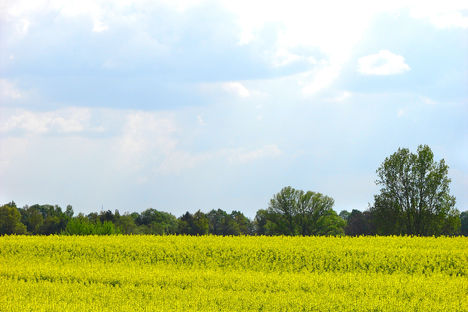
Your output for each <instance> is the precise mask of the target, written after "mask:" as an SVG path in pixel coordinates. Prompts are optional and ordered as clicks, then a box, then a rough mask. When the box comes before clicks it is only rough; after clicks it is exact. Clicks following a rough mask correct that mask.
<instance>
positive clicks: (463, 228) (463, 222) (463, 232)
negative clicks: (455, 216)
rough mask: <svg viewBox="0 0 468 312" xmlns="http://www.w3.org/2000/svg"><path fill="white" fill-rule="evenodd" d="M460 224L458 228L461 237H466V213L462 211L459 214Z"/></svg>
mask: <svg viewBox="0 0 468 312" xmlns="http://www.w3.org/2000/svg"><path fill="white" fill-rule="evenodd" d="M460 223H461V228H460V233H461V235H465V236H468V211H463V212H462V213H461V214H460Z"/></svg>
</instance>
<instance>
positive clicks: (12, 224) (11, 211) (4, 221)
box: [0, 202, 26, 235]
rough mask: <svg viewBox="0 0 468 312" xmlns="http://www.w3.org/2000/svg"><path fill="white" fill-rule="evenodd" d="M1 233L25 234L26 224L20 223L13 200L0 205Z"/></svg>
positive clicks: (19, 215)
mask: <svg viewBox="0 0 468 312" xmlns="http://www.w3.org/2000/svg"><path fill="white" fill-rule="evenodd" d="M3 234H26V226H25V225H24V224H23V223H21V214H20V212H19V211H18V208H16V204H15V203H14V202H11V203H9V204H6V205H3V206H1V207H0V235H3Z"/></svg>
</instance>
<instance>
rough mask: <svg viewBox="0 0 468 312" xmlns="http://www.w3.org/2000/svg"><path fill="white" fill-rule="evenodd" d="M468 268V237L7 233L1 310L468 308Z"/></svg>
mask: <svg viewBox="0 0 468 312" xmlns="http://www.w3.org/2000/svg"><path fill="white" fill-rule="evenodd" d="M467 274H468V240H467V239H466V238H461V237H458V238H444V237H442V238H434V237H428V238H419V237H358V238H350V237H341V238H340V237H336V238H335V237H216V236H202V237H190V236H99V237H98V236H82V237H78V236H71V237H67V236H42V237H41V236H4V237H0V311H468V304H467V302H468V295H467V294H468V276H467Z"/></svg>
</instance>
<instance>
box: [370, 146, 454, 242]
mask: <svg viewBox="0 0 468 312" xmlns="http://www.w3.org/2000/svg"><path fill="white" fill-rule="evenodd" d="M377 175H378V179H377V181H376V183H377V184H378V185H380V186H381V189H380V194H378V195H376V196H375V199H374V206H373V207H372V208H371V213H372V215H373V218H374V221H375V225H376V228H377V231H378V233H379V234H411V235H434V234H435V235H439V234H451V233H455V232H457V231H458V230H459V224H457V222H456V220H455V219H456V216H458V211H457V210H456V209H455V197H454V196H452V195H450V188H449V184H450V179H449V178H448V166H447V165H446V164H445V161H444V159H442V160H440V161H439V162H436V161H434V154H433V153H432V151H431V149H430V148H429V147H428V146H427V145H420V146H419V147H418V149H417V153H416V154H413V153H411V152H410V151H409V150H408V149H406V148H400V149H398V151H397V152H396V153H394V154H392V155H391V156H389V157H387V158H386V159H385V161H384V162H383V163H382V165H381V166H380V167H379V168H378V169H377Z"/></svg>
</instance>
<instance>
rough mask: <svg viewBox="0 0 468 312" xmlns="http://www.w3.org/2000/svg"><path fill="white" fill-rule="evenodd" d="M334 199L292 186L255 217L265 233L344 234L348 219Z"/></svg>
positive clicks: (258, 227)
mask: <svg viewBox="0 0 468 312" xmlns="http://www.w3.org/2000/svg"><path fill="white" fill-rule="evenodd" d="M333 204H334V200H333V199H332V198H331V197H328V196H326V195H323V194H320V193H315V192H311V191H308V192H304V191H302V190H296V189H294V188H292V187H290V186H288V187H285V188H283V189H282V190H281V191H280V192H279V193H277V194H275V195H274V196H273V198H272V199H271V200H270V205H269V207H268V209H267V210H259V211H258V212H257V216H256V217H255V225H256V229H257V233H258V234H261V235H304V236H306V235H341V234H344V230H343V228H344V226H345V224H346V222H345V221H344V220H343V219H341V218H340V217H338V215H337V214H336V212H334V211H333Z"/></svg>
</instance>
